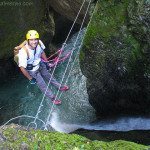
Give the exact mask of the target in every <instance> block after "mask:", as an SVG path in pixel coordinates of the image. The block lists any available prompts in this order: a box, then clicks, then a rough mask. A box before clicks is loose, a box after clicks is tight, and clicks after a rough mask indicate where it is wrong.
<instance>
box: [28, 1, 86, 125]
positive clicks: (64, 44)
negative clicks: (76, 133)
mask: <svg viewBox="0 0 150 150" xmlns="http://www.w3.org/2000/svg"><path fill="white" fill-rule="evenodd" d="M85 1H86V0H84V1H83V3H82V5H81V7H80V9H79V12H78V14H77V16H76V18H75V20H74V22H73V24H72V27H71V29H70V31H69V33H68V36H67V38H66V40H65V42H64V43H63V44H62V47H61V49H60V50H62V51H63V50H64V48H65V46H66V42H67V41H68V38H69V36H70V34H71V32H72V30H73V27H74V25H75V23H76V21H77V19H78V17H79V14H80V12H81V10H82V7H83V5H84V3H85ZM60 55H61V53H60V54H59V55H58V58H60ZM57 63H58V62H56V65H55V66H54V69H53V72H52V74H51V78H50V80H49V82H48V84H47V87H46V90H45V92H44V95H43V97H42V100H41V103H40V106H39V108H38V110H37V113H36V116H35V119H34V121H33V122H31V124H35V123H36V119H37V118H38V116H39V113H40V112H41V108H42V107H43V101H44V98H45V95H46V92H47V90H48V87H49V85H50V82H51V80H52V77H53V74H54V71H55V69H56V66H57ZM53 105H54V104H53ZM29 125H30V124H29ZM29 125H28V126H29Z"/></svg>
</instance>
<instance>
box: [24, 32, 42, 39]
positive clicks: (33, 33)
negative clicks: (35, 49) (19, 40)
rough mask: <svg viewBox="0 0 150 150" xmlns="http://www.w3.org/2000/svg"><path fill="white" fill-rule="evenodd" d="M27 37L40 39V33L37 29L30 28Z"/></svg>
mask: <svg viewBox="0 0 150 150" xmlns="http://www.w3.org/2000/svg"><path fill="white" fill-rule="evenodd" d="M26 39H27V40H30V39H39V34H38V32H37V31H36V30H29V31H28V32H27V34H26Z"/></svg>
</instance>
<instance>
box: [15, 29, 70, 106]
mask: <svg viewBox="0 0 150 150" xmlns="http://www.w3.org/2000/svg"><path fill="white" fill-rule="evenodd" d="M26 40H27V43H26V44H25V46H23V47H22V48H21V49H20V50H19V53H18V66H19V67H20V70H21V72H22V73H23V75H24V76H25V77H26V78H27V79H29V82H30V84H37V85H38V87H39V88H40V90H41V91H42V92H43V93H45V92H46V93H45V95H46V96H47V97H48V98H49V99H51V100H52V102H53V103H54V104H56V105H58V104H61V100H58V99H55V95H54V94H53V93H52V91H51V90H50V89H49V88H48V89H47V84H46V82H45V81H49V80H50V79H51V83H52V84H53V85H55V86H56V87H57V88H59V87H60V88H59V90H60V91H67V90H68V89H69V87H68V86H66V85H63V86H61V85H60V83H58V82H57V80H56V79H55V78H54V77H52V76H51V74H50V73H49V71H48V70H47V68H46V64H45V63H43V62H42V61H41V59H43V60H45V61H47V57H46V54H45V52H44V49H45V46H44V44H42V45H41V44H40V43H41V41H40V40H39V33H38V32H37V31H36V30H29V31H28V32H27V34H26ZM39 41H40V43H39ZM46 89H47V91H46Z"/></svg>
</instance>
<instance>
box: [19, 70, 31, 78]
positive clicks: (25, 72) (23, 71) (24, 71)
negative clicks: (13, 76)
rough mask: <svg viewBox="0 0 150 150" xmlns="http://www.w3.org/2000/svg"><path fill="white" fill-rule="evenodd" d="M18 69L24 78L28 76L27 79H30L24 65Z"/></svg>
mask: <svg viewBox="0 0 150 150" xmlns="http://www.w3.org/2000/svg"><path fill="white" fill-rule="evenodd" d="M20 70H21V72H22V73H23V75H24V76H25V77H26V78H28V79H29V80H32V77H31V76H30V74H29V73H28V71H27V70H26V69H25V68H24V67H20Z"/></svg>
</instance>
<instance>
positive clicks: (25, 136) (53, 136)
mask: <svg viewBox="0 0 150 150" xmlns="http://www.w3.org/2000/svg"><path fill="white" fill-rule="evenodd" d="M2 133H3V136H4V137H5V138H6V141H5V142H3V143H1V146H0V149H3V148H6V149H15V150H19V149H21V147H22V146H23V145H25V146H26V147H27V149H35V150H36V149H46V150H50V149H54V150H71V149H72V150H99V149H102V150H108V149H112V150H113V149H114V150H115V149H117V150H122V149H124V148H125V149H126V150H144V149H145V150H146V148H147V147H146V146H143V145H138V144H136V143H133V142H126V141H113V142H102V141H91V140H89V139H87V138H85V137H82V136H79V135H76V134H71V135H70V134H65V133H58V132H47V131H41V130H36V131H35V130H30V131H25V130H24V131H23V130H18V129H14V128H7V129H5V130H4V131H3V132H2Z"/></svg>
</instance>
